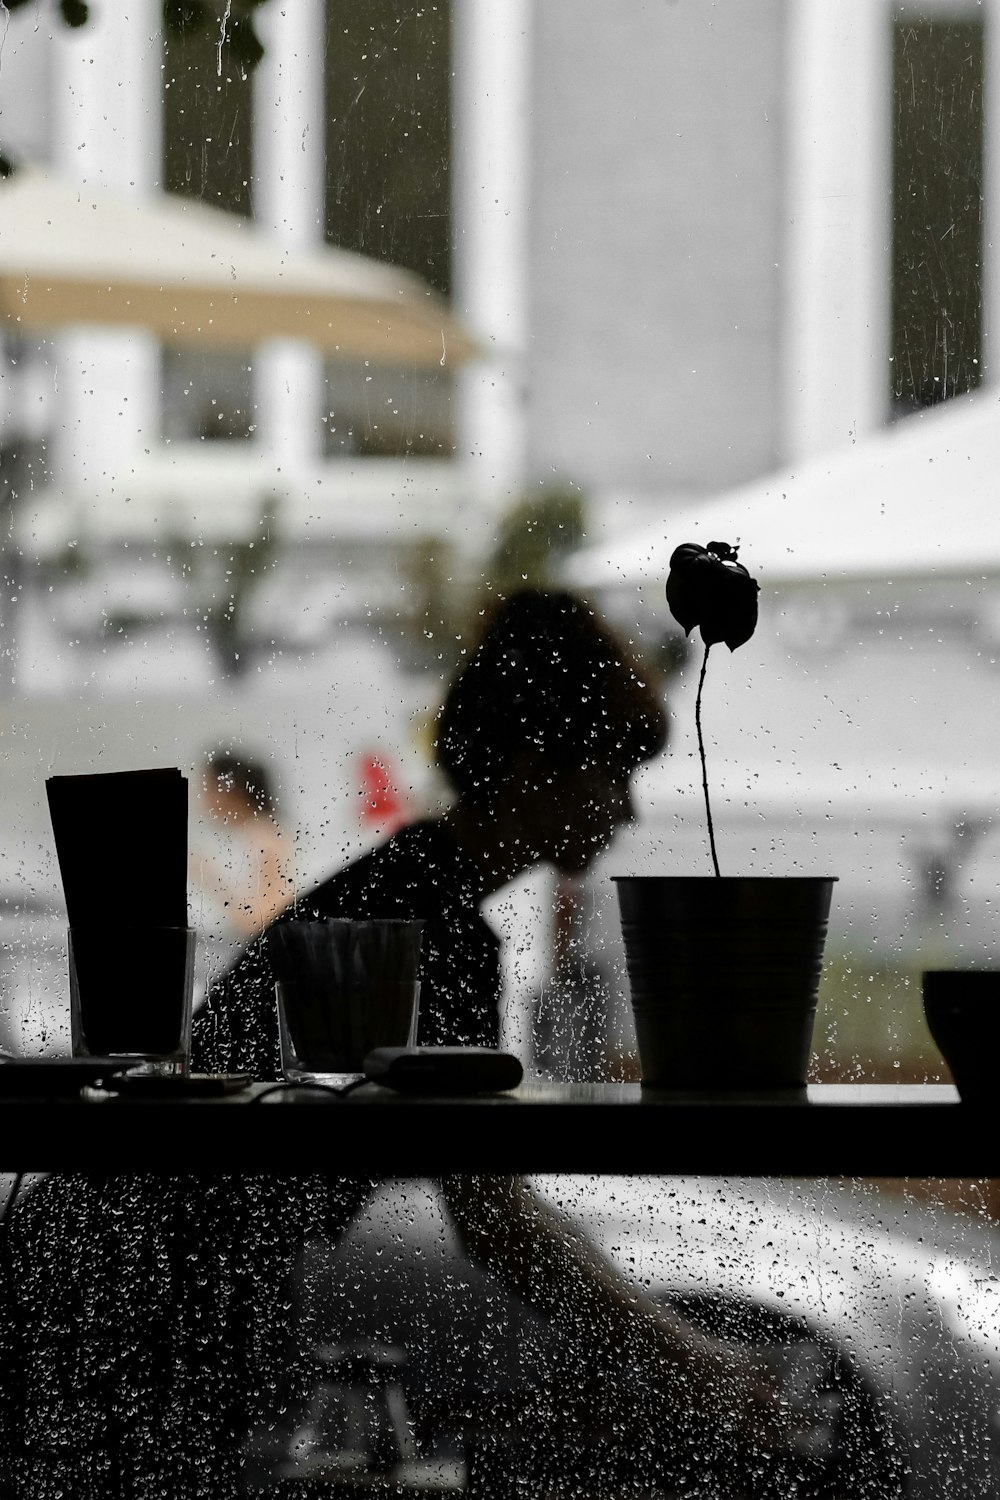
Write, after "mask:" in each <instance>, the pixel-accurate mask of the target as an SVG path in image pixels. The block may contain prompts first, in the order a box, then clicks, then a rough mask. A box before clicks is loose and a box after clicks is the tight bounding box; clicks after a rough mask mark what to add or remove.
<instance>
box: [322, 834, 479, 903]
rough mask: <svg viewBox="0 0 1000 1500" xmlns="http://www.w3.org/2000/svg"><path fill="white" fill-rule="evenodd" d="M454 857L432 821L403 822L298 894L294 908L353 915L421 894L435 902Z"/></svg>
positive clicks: (404, 900)
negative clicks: (389, 834) (394, 831)
mask: <svg viewBox="0 0 1000 1500" xmlns="http://www.w3.org/2000/svg"><path fill="white" fill-rule="evenodd" d="M453 859H454V850H453V847H452V844H451V842H450V839H449V836H448V835H447V834H446V833H445V832H444V831H443V830H442V829H441V828H440V826H439V824H438V822H437V820H435V819H432V818H425V819H421V820H420V821H418V822H415V823H408V824H407V825H406V826H405V827H403V828H401V829H399V830H398V831H397V832H396V833H394V834H393V835H392V836H391V837H390V838H387V839H384V840H383V841H382V843H380V844H376V846H375V847H374V848H373V849H369V850H367V851H366V852H365V853H364V854H360V855H358V857H357V858H356V859H353V860H351V861H350V862H349V863H348V864H346V865H343V866H342V867H341V868H340V869H339V870H335V871H334V872H333V874H332V875H329V876H328V877H327V878H326V879H325V880H323V881H321V882H320V883H319V884H318V885H316V886H315V887H314V888H313V889H312V890H311V891H308V892H307V893H306V894H305V895H303V896H302V897H300V898H299V900H298V901H297V902H296V910H297V913H298V915H299V916H308V915H314V916H318V917H324V916H352V915H356V914H359V913H360V911H361V910H362V909H365V910H369V911H371V912H372V913H373V914H375V908H376V906H380V907H382V908H383V909H385V910H386V911H388V910H389V909H390V908H392V907H394V906H396V905H405V906H406V907H407V908H409V907H412V906H413V904H414V901H415V899H417V898H418V897H419V896H420V895H421V894H423V895H424V896H425V897H426V898H427V900H429V902H430V904H432V905H437V904H439V901H440V894H439V893H440V885H441V877H442V874H443V873H445V872H446V871H447V868H448V865H449V863H450V862H451V861H452V860H453ZM354 908H357V911H355V910H354Z"/></svg>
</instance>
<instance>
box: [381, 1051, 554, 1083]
mask: <svg viewBox="0 0 1000 1500" xmlns="http://www.w3.org/2000/svg"><path fill="white" fill-rule="evenodd" d="M364 1070H365V1076H366V1077H367V1078H369V1079H370V1080H371V1081H372V1082H373V1083H381V1084H384V1085H385V1086H386V1087H387V1088H392V1089H397V1090H399V1091H400V1092H402V1093H408V1094H482V1093H500V1092H503V1091H504V1090H506V1089H513V1088H516V1087H517V1085H518V1084H519V1083H520V1082H521V1079H522V1078H523V1077H524V1070H523V1068H522V1067H521V1064H520V1062H519V1061H518V1059H517V1058H516V1057H515V1056H514V1054H513V1053H512V1052H501V1051H498V1050H495V1049H494V1048H491V1047H376V1048H375V1050H374V1051H373V1052H369V1054H368V1056H367V1057H366V1058H365V1063H364Z"/></svg>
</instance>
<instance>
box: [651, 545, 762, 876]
mask: <svg viewBox="0 0 1000 1500" xmlns="http://www.w3.org/2000/svg"><path fill="white" fill-rule="evenodd" d="M759 593H760V584H759V583H758V582H757V580H756V579H755V578H751V577H750V574H749V573H748V572H747V570H746V568H744V567H743V565H742V563H738V562H737V561H736V548H735V547H731V546H730V545H729V543H728V542H709V544H708V546H707V547H699V545H698V543H697V542H684V543H683V545H682V546H680V547H675V548H674V550H673V552H672V554H671V557H670V573H669V575H668V577H667V603H668V605H669V606H670V613H671V614H672V615H673V617H674V619H675V620H676V621H677V623H678V624H679V625H681V626H683V628H684V634H685V635H690V634H691V632H692V630H693V629H694V627H695V626H696V625H697V626H698V627H699V628H700V630H701V638H702V640H703V641H704V643H705V655H704V658H703V660H702V664H701V674H700V676H699V678H698V693H697V697H696V698H695V702H694V722H695V728H696V729H697V732H698V754H699V756H700V757H701V783H702V786H703V788H704V791H705V812H706V815H707V817H708V843H709V848H710V850H711V854H712V864H713V866H714V868H715V873H716V875H718V873H719V857H718V854H717V853H716V849H715V828H714V826H713V824H712V804H711V801H710V800H709V795H708V765H707V763H706V760H705V737H704V735H703V734H702V732H701V695H702V690H703V688H704V686H705V669H706V667H707V666H708V653H709V651H710V650H711V648H712V647H713V646H714V645H715V644H716V642H717V641H725V643H726V645H727V646H728V647H729V649H730V651H735V650H736V647H737V646H742V645H743V643H744V641H748V640H749V639H750V637H751V636H752V635H753V633H754V631H755V630H756V628H757V595H758V594H759Z"/></svg>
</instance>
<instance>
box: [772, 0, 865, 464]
mask: <svg viewBox="0 0 1000 1500" xmlns="http://www.w3.org/2000/svg"><path fill="white" fill-rule="evenodd" d="M786 14H787V16H788V50H787V54H786V55H787V77H788V91H787V102H788V110H787V124H786V130H785V137H786V140H787V142H788V177H787V184H788V186H787V198H786V226H787V239H786V249H785V263H784V266H783V272H784V275H783V284H784V286H785V288H786V300H785V307H784V328H785V335H784V351H783V368H784V376H785V389H784V392H783V406H784V411H785V414H786V416H785V424H786V425H785V432H784V440H783V449H784V451H783V460H784V461H787V462H793V461H795V460H798V459H802V458H805V457H808V456H809V455H810V454H816V453H821V452H825V451H827V450H830V449H835V448H838V447H844V446H846V445H848V444H850V443H852V442H854V441H856V440H858V439H860V438H861V437H863V436H864V435H865V434H866V433H869V432H872V431H874V430H876V429H877V428H878V427H880V426H881V425H882V424H883V423H884V422H885V420H886V416H887V413H888V409H889V390H890V371H889V352H890V351H889V297H890V245H891V241H890V234H891V211H892V184H891V157H890V129H891V110H892V77H891V50H890V39H891V32H890V25H891V15H892V7H891V5H890V4H889V3H887V0H796V3H795V4H793V5H790V6H789V7H788V8H787V11H786Z"/></svg>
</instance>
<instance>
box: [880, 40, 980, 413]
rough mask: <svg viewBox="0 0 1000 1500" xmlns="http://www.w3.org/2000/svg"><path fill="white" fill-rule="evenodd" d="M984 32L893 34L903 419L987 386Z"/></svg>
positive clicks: (895, 280)
mask: <svg viewBox="0 0 1000 1500" xmlns="http://www.w3.org/2000/svg"><path fill="white" fill-rule="evenodd" d="M983 54H984V48H983V26H982V23H981V22H980V21H978V20H969V21H962V22H955V23H953V22H948V23H939V22H924V21H920V22H911V21H897V22H896V23H895V26H894V31H893V134H892V151H893V205H892V206H893V243H892V365H891V369H892V399H893V406H894V408H895V411H896V413H897V414H901V413H903V412H906V411H912V410H916V409H918V408H920V407H924V406H932V405H935V404H936V403H937V402H939V401H945V400H947V399H948V398H949V397H951V396H958V395H962V394H963V393H965V392H967V391H971V390H973V389H975V387H976V386H977V385H979V383H980V380H981V378H982V367H981V364H980V358H981V344H982V258H983V257H982V218H983V212H982V210H983Z"/></svg>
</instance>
